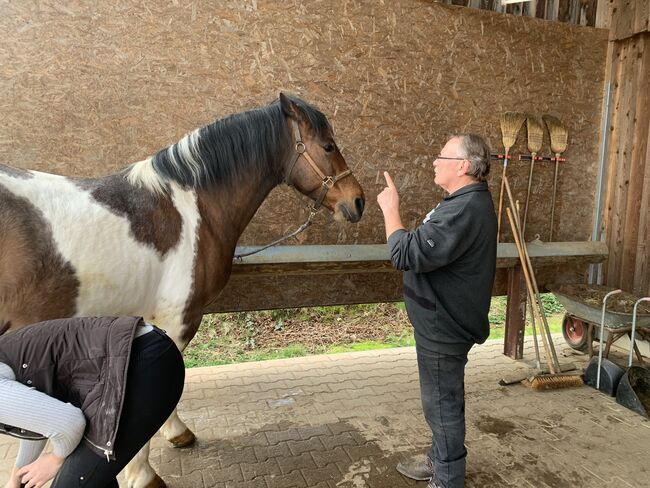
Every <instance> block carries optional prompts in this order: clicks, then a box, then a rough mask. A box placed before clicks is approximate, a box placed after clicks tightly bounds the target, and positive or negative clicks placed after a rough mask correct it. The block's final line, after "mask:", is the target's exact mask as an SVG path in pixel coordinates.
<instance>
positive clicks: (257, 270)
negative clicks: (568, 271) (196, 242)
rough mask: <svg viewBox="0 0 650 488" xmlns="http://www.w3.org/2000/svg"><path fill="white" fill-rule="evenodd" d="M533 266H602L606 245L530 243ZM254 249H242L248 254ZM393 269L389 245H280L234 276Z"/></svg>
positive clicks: (508, 259) (500, 263) (236, 267)
mask: <svg viewBox="0 0 650 488" xmlns="http://www.w3.org/2000/svg"><path fill="white" fill-rule="evenodd" d="M527 246H528V252H529V254H530V258H531V262H532V264H533V266H537V267H541V266H554V265H565V264H577V263H580V264H582V263H599V262H603V261H604V260H605V259H606V257H607V254H608V253H607V246H606V244H605V243H604V242H588V241H586V242H549V243H544V242H530V243H528V244H527ZM252 249H254V248H249V247H242V248H238V252H246V251H248V250H252ZM518 262H519V255H518V254H517V249H516V247H515V245H514V243H509V242H502V243H499V244H498V245H497V267H498V268H510V267H513V266H515V265H516V264H517V263H518ZM391 269H392V264H391V262H390V256H389V254H388V247H387V246H386V245H385V244H365V245H330V246H276V247H272V248H269V249H266V250H264V251H262V252H260V253H258V254H255V255H252V256H249V257H246V258H244V259H243V260H242V261H241V262H235V263H234V264H233V269H232V274H233V275H249V276H251V275H268V274H278V275H289V274H337V273H350V272H354V273H377V272H386V271H390V270H391Z"/></svg>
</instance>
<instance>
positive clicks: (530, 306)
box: [515, 154, 542, 369]
mask: <svg viewBox="0 0 650 488" xmlns="http://www.w3.org/2000/svg"><path fill="white" fill-rule="evenodd" d="M533 164H535V155H534V154H533V159H532V160H531V169H530V176H529V177H528V195H530V180H531V177H532V175H533V169H532V165H533ZM515 204H516V205H517V218H519V215H521V209H520V208H519V200H517V201H516V202H515ZM526 211H528V196H526ZM525 227H526V213H524V226H523V228H522V230H521V235H522V241H524V242H526V241H525V239H523V236H524V232H525V230H524V229H525ZM528 313H529V314H530V326H531V328H532V330H533V346H534V348H535V360H536V361H537V369H542V366H541V364H542V362H541V361H540V359H539V344H538V343H537V326H536V325H535V314H534V312H533V296H532V295H531V294H530V290H528Z"/></svg>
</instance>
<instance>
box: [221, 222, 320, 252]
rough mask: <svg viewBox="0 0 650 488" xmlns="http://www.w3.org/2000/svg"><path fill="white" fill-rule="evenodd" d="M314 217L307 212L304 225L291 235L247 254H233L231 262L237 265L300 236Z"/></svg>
mask: <svg viewBox="0 0 650 488" xmlns="http://www.w3.org/2000/svg"><path fill="white" fill-rule="evenodd" d="M315 215H316V211H314V210H310V211H309V217H307V220H306V221H305V223H304V224H302V225H301V226H300V227H298V228H297V229H296V230H294V231H293V232H292V233H291V234H287V235H286V236H284V237H280V238H279V239H276V240H275V241H273V242H272V243H270V244H267V245H266V246H263V247H260V248H258V249H255V250H254V251H249V252H243V253H240V254H235V257H234V258H233V261H236V262H237V263H241V262H242V258H245V257H246V256H251V255H253V254H257V253H258V252H262V251H263V250H264V249H268V248H269V247H273V246H275V245H277V244H280V243H281V242H283V241H286V240H287V239H290V238H291V237H293V236H297V235H298V234H300V233H301V232H302V231H304V230H305V229H306V228H307V227H309V226H310V225H311V221H312V219H313V218H314V216H315Z"/></svg>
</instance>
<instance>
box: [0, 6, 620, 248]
mask: <svg viewBox="0 0 650 488" xmlns="http://www.w3.org/2000/svg"><path fill="white" fill-rule="evenodd" d="M0 12H1V13H2V15H1V16H0V28H1V29H2V32H3V33H4V39H3V43H2V44H1V45H0V93H1V94H2V96H1V97H0V117H1V118H2V120H3V126H2V129H1V130H0V160H2V161H3V162H6V163H9V164H13V165H16V166H19V167H22V168H32V169H39V170H44V171H51V172H56V173H61V174H67V175H103V174H107V173H110V172H115V171H117V170H118V169H120V168H122V167H123V166H125V165H126V164H128V163H131V162H134V161H138V160H141V159H144V158H145V157H147V156H148V155H151V154H153V153H154V152H156V151H157V150H158V149H161V148H163V147H165V146H167V145H169V144H171V143H173V142H176V141H177V140H178V139H179V138H180V137H182V136H183V135H184V134H185V133H187V132H188V131H191V130H193V129H194V128H196V127H198V126H202V125H205V124H208V123H210V122H212V121H213V120H214V119H215V118H219V117H222V116H225V115H227V114H229V113H233V112H238V111H242V110H246V109H249V108H252V107H255V106H259V105H262V104H265V103H267V102H269V101H270V100H272V99H274V98H275V97H277V95H278V92H279V91H280V90H286V91H289V92H293V93H296V94H299V95H301V96H303V97H304V98H305V99H307V100H309V101H310V102H312V103H314V104H315V105H316V106H318V107H320V108H321V109H322V110H323V111H324V112H325V113H326V115H327V116H328V117H329V118H330V120H331V122H332V123H333V125H334V128H335V131H336V135H337V140H338V142H339V143H340V145H341V147H342V150H343V154H344V155H345V156H346V157H347V159H348V162H349V163H350V166H352V167H353V168H354V170H355V173H356V175H357V177H358V178H359V180H360V182H361V184H362V185H363V186H364V188H365V190H366V193H367V201H368V205H367V211H366V215H365V216H364V218H363V219H362V221H361V223H360V224H358V225H352V224H347V223H334V222H330V218H329V216H327V215H321V216H319V217H318V218H317V221H316V223H315V225H313V226H312V227H311V228H310V229H309V230H308V231H307V232H306V233H305V234H303V235H302V236H301V237H300V238H299V239H298V240H297V241H294V243H322V244H336V243H340V244H342V243H350V244H352V243H377V242H381V241H382V240H383V229H382V220H381V216H380V212H379V209H378V207H377V205H376V203H375V197H376V195H377V193H378V192H379V191H381V189H382V187H383V178H382V176H381V175H382V172H383V170H385V169H387V170H389V171H390V172H391V173H392V174H393V175H394V176H395V179H396V182H397V185H398V187H399V189H400V191H401V193H402V196H403V198H402V200H403V219H404V222H405V224H406V225H408V226H414V225H416V224H417V223H418V222H419V221H420V220H421V219H422V217H423V216H424V214H426V212H428V210H430V208H431V207H433V206H434V205H435V203H436V202H437V201H438V200H439V199H440V197H441V196H442V194H441V192H440V191H438V190H436V189H434V188H433V184H432V179H433V171H432V167H431V163H432V161H433V158H434V156H435V154H437V153H438V151H439V150H440V148H441V147H442V146H443V145H444V143H445V141H446V140H447V138H448V137H449V136H450V135H452V134H454V133H458V132H468V131H473V132H477V133H479V134H482V135H484V136H485V137H486V138H487V139H488V140H489V141H491V143H492V144H493V146H494V149H495V150H496V151H499V150H501V149H502V148H501V147H500V146H501V143H500V140H501V139H500V133H499V124H498V120H499V116H500V115H501V113H502V112H504V111H508V110H524V111H530V112H533V113H536V114H539V115H541V114H544V113H553V114H554V115H556V116H558V117H559V118H560V119H561V120H562V121H563V122H564V123H565V124H566V125H567V126H568V128H569V138H570V139H569V148H568V150H567V152H566V153H565V155H566V157H567V160H568V162H567V163H566V164H563V165H562V167H561V169H560V180H559V189H558V195H559V198H558V202H557V209H556V225H557V230H556V233H555V235H556V236H557V239H558V240H581V239H587V238H588V237H589V234H590V225H591V222H592V218H593V210H594V209H593V206H594V188H595V180H596V161H597V141H598V127H599V118H600V105H601V102H602V85H603V75H604V60H605V51H606V38H607V33H606V31H602V30H598V29H587V28H581V27H573V26H568V25H565V24H558V23H551V22H546V21H542V20H537V19H532V18H524V17H514V16H510V15H502V14H497V13H493V12H487V11H482V10H476V9H468V8H459V7H450V6H446V5H440V4H435V3H430V2H422V1H415V0H396V1H391V2H375V1H370V0H367V1H344V0H333V1H290V2H271V1H261V0H258V1H218V0H212V1H206V2H192V1H187V2H181V1H179V0H175V1H171V2H153V1H148V0H145V1H142V2H133V1H121V2H115V3H110V4H109V3H104V4H102V3H100V4H97V3H93V4H88V3H86V2H81V1H65V2H57V3H50V4H46V3H41V2H8V1H3V2H0ZM522 152H526V149H525V132H524V131H522V132H521V133H520V135H519V141H518V143H517V144H516V145H515V147H514V148H513V154H514V155H515V156H516V155H517V154H518V153H522ZM548 152H549V149H548V134H546V136H545V140H544V146H543V148H542V153H543V154H547V153H548ZM536 166H537V168H536V174H535V177H534V181H533V192H532V193H533V195H532V198H531V204H532V207H531V209H532V210H531V214H530V216H529V221H528V230H529V232H531V235H533V234H534V233H540V234H541V235H547V234H548V229H547V225H548V224H547V222H548V217H547V216H548V211H549V209H550V205H551V202H550V201H549V198H550V197H549V194H550V193H549V192H550V187H551V184H552V176H553V168H552V165H551V164H544V163H539V164H537V165H536ZM527 172H528V164H527V163H519V162H517V161H514V162H513V163H512V164H511V166H510V168H509V174H510V175H511V182H512V184H513V189H514V191H515V194H516V198H519V199H520V200H522V202H523V199H524V198H525V189H526V186H527ZM499 174H500V168H499V163H498V162H496V163H494V166H493V170H492V172H491V176H490V180H489V183H490V187H491V189H492V191H493V193H495V189H497V193H498V188H499V183H500V181H499V180H500V176H499ZM497 196H498V195H497ZM305 216H306V215H305V211H304V210H303V208H302V204H301V203H300V201H299V199H298V198H296V197H295V196H294V195H293V193H292V192H291V191H290V190H289V189H287V188H286V187H282V188H278V189H277V190H275V191H274V192H273V193H272V195H271V197H270V198H269V199H268V201H267V202H266V203H265V204H264V205H263V206H262V208H261V209H260V211H259V212H258V214H257V216H256V217H255V219H254V220H253V222H252V223H251V225H250V226H249V228H248V230H247V231H246V233H245V234H244V236H243V238H242V243H244V244H260V243H265V242H268V241H269V240H271V239H273V238H275V237H278V236H280V235H282V234H283V233H285V232H287V231H288V230H290V229H293V228H295V226H297V225H298V224H299V223H300V222H301V220H302V219H304V217H305Z"/></svg>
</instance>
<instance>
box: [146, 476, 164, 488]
mask: <svg viewBox="0 0 650 488" xmlns="http://www.w3.org/2000/svg"><path fill="white" fill-rule="evenodd" d="M144 488H167V485H166V484H165V482H164V481H163V480H162V478H161V477H160V476H158V475H156V477H155V478H154V479H152V480H151V481H150V482H149V483H147V486H145V487H144Z"/></svg>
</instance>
